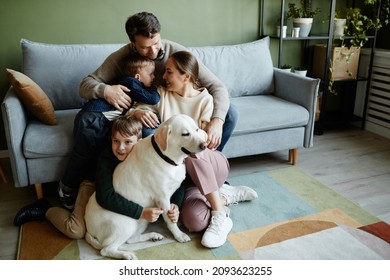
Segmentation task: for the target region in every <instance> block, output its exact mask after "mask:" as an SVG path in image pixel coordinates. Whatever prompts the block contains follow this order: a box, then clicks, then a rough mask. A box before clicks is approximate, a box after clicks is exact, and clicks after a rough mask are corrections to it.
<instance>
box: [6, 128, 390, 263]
mask: <svg viewBox="0 0 390 280" xmlns="http://www.w3.org/2000/svg"><path fill="white" fill-rule="evenodd" d="M243 145H245V143H243ZM0 163H1V165H2V167H3V169H4V171H5V173H6V174H7V176H8V179H9V181H10V182H9V183H8V184H4V183H3V182H2V180H1V178H0V259H8V260H9V259H15V258H16V252H17V244H18V235H19V228H18V227H15V226H13V225H12V221H13V218H14V216H15V213H16V212H17V211H18V210H19V209H20V208H21V207H22V206H24V205H26V204H28V203H31V202H33V201H34V200H35V192H34V189H33V188H32V187H28V188H14V187H12V178H11V175H10V174H11V173H10V167H9V160H8V159H6V158H3V159H0ZM230 164H231V173H230V174H231V176H237V175H241V174H246V173H252V172H259V171H266V170H271V169H277V168H282V167H285V166H287V164H288V163H287V151H285V152H278V153H272V154H265V155H258V156H253V157H245V158H238V159H231V160H230ZM298 167H300V168H301V169H303V170H304V171H306V172H307V173H309V174H311V175H312V176H314V177H315V178H316V179H317V180H319V181H321V182H322V183H324V184H325V185H327V186H329V187H331V188H332V189H334V190H335V191H337V192H338V193H340V194H341V195H343V196H345V197H346V198H348V199H350V200H351V201H354V202H355V203H357V204H358V205H360V206H361V207H362V208H364V209H366V210H367V211H369V212H371V213H372V214H374V215H375V216H377V217H379V218H381V219H382V220H384V221H386V222H387V223H390V139H386V138H383V137H380V136H378V135H376V134H372V133H370V132H367V131H362V130H360V129H356V128H350V129H343V130H337V131H325V133H324V134H323V135H321V136H315V140H314V147H313V148H310V149H300V151H299V155H298ZM54 189H55V188H53V187H51V188H50V186H45V187H44V193H45V196H49V197H51V198H54V197H55V195H54Z"/></svg>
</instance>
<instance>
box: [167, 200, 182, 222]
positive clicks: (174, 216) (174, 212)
mask: <svg viewBox="0 0 390 280" xmlns="http://www.w3.org/2000/svg"><path fill="white" fill-rule="evenodd" d="M179 214H180V211H179V207H178V206H177V205H176V204H173V203H172V204H171V209H170V210H169V211H168V218H169V219H171V221H172V223H177V221H178V220H179Z"/></svg>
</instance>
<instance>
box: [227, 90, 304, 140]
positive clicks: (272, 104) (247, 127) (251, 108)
mask: <svg viewBox="0 0 390 280" xmlns="http://www.w3.org/2000/svg"><path fill="white" fill-rule="evenodd" d="M230 102H231V103H232V104H233V105H234V106H236V108H237V109H238V111H239V114H240V116H239V118H238V122H237V125H236V128H235V130H234V131H233V136H234V135H242V134H250V133H256V132H261V131H270V130H277V129H284V128H292V127H300V126H305V125H307V123H308V121H309V112H308V111H307V110H306V109H305V108H304V107H302V106H300V105H297V104H294V103H291V102H288V101H286V100H283V99H280V98H278V97H275V96H273V95H258V96H245V97H240V98H232V99H231V100H230ZM255 112H256V113H255ZM243 144H244V143H243Z"/></svg>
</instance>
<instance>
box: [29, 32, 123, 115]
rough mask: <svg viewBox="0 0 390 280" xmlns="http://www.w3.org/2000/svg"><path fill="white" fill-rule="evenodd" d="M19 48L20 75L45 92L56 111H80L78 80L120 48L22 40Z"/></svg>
mask: <svg viewBox="0 0 390 280" xmlns="http://www.w3.org/2000/svg"><path fill="white" fill-rule="evenodd" d="M21 46H22V51H23V67H22V72H23V73H24V74H26V75H27V76H29V77H30V78H31V79H32V80H33V81H35V82H36V83H37V84H38V85H39V86H40V87H41V88H42V89H43V91H44V92H46V94H47V95H48V96H49V98H50V100H51V102H52V103H53V106H54V109H55V110H62V109H74V108H81V106H82V105H83V104H84V102H85V100H84V99H82V98H81V97H80V96H79V86H80V82H81V80H82V79H83V78H84V77H85V76H87V75H88V74H90V73H92V72H93V71H95V70H96V69H97V68H98V67H99V66H100V65H101V64H102V63H103V61H104V59H105V58H106V57H107V56H108V55H109V54H110V53H112V52H114V51H116V50H118V49H119V48H120V47H122V46H123V44H96V45H94V44H76V45H60V44H45V43H37V42H32V41H29V40H26V39H22V40H21Z"/></svg>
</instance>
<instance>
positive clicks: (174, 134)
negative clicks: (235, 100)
mask: <svg viewBox="0 0 390 280" xmlns="http://www.w3.org/2000/svg"><path fill="white" fill-rule="evenodd" d="M154 137H155V139H156V142H157V144H158V146H159V148H160V149H161V151H162V152H163V154H164V155H165V156H167V157H169V158H170V159H172V160H173V161H175V162H177V163H178V162H181V161H182V160H183V159H184V158H185V157H187V156H193V155H195V154H196V153H198V152H201V151H203V150H204V149H206V146H207V145H206V140H207V134H206V133H205V132H204V131H203V130H201V129H199V128H198V126H197V125H196V123H195V122H194V120H193V119H192V118H190V117H189V116H187V115H183V114H180V115H174V116H172V117H171V118H169V119H168V120H167V121H165V122H163V123H162V124H161V125H160V126H159V128H158V129H157V130H156V132H155V134H154Z"/></svg>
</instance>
